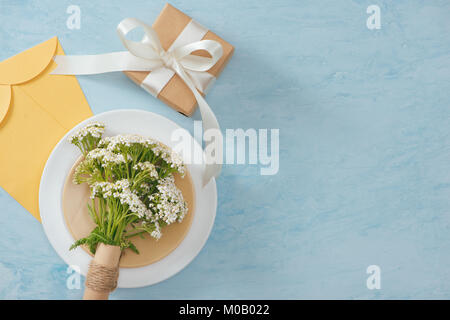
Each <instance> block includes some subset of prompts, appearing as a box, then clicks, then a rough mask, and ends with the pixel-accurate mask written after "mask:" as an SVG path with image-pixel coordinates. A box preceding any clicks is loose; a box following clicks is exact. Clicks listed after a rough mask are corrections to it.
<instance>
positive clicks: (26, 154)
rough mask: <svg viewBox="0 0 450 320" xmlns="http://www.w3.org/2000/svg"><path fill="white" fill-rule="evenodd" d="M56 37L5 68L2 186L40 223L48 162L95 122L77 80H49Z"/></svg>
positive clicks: (0, 89) (0, 75) (0, 72)
mask: <svg viewBox="0 0 450 320" xmlns="http://www.w3.org/2000/svg"><path fill="white" fill-rule="evenodd" d="M55 54H58V55H63V54H64V52H63V49H62V47H61V45H60V44H59V41H58V39H57V38H56V37H54V38H52V39H50V40H48V41H45V42H43V43H41V44H39V45H37V46H35V47H33V48H31V49H28V50H26V51H24V52H22V53H19V54H18V55H16V56H14V57H12V58H9V59H7V60H5V61H2V62H0V150H1V151H0V186H1V187H2V188H4V189H5V190H6V191H7V192H8V193H9V194H10V195H11V196H12V197H13V198H15V199H16V200H17V201H18V202H19V203H20V204H21V205H22V206H23V207H25V209H27V210H28V211H29V212H30V213H31V214H32V215H33V216H34V217H35V218H36V219H38V220H40V215H39V182H40V178H41V174H42V171H43V169H44V166H45V163H46V161H47V158H48V157H49V155H50V153H51V151H52V150H53V148H54V147H55V145H56V144H57V143H58V141H59V140H60V139H61V138H62V137H63V136H64V135H65V134H66V132H68V131H69V130H70V129H72V128H73V127H74V126H75V125H76V124H78V123H79V122H81V121H83V120H85V119H86V118H89V117H91V116H92V111H91V109H90V107H89V105H88V103H87V101H86V98H85V97H84V94H83V92H82V91H81V88H80V86H79V84H78V81H77V79H76V78H75V76H58V75H50V72H51V71H52V70H53V69H54V68H55V66H56V64H55V62H54V61H53V56H54V55H55Z"/></svg>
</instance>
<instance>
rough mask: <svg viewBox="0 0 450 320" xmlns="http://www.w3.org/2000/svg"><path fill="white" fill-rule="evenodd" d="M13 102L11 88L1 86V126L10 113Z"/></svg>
mask: <svg viewBox="0 0 450 320" xmlns="http://www.w3.org/2000/svg"><path fill="white" fill-rule="evenodd" d="M10 102H11V86H9V85H1V84H0V124H1V123H2V121H3V119H5V117H6V114H7V113H8V109H9V104H10Z"/></svg>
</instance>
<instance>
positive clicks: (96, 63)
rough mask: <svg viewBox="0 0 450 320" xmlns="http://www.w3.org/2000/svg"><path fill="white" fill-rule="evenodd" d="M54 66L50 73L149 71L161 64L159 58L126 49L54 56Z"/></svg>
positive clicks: (84, 73) (80, 73)
mask: <svg viewBox="0 0 450 320" xmlns="http://www.w3.org/2000/svg"><path fill="white" fill-rule="evenodd" d="M54 60H55V63H56V64H57V66H56V68H55V69H54V70H53V71H52V72H51V74H61V75H69V74H74V75H89V74H99V73H107V72H117V71H151V70H153V69H156V68H159V67H161V65H162V62H161V60H159V59H154V60H149V59H143V58H139V57H136V56H134V55H132V54H131V53H130V52H128V51H121V52H112V53H105V54H97V55H80V56H55V58H54Z"/></svg>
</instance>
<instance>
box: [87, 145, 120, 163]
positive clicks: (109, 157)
mask: <svg viewBox="0 0 450 320" xmlns="http://www.w3.org/2000/svg"><path fill="white" fill-rule="evenodd" d="M86 159H92V160H94V159H98V160H99V161H100V162H101V164H102V167H106V166H107V165H109V164H119V163H125V158H124V157H123V155H122V154H116V153H113V152H111V151H109V150H107V149H101V148H97V149H94V150H91V151H89V153H88V154H87V156H86Z"/></svg>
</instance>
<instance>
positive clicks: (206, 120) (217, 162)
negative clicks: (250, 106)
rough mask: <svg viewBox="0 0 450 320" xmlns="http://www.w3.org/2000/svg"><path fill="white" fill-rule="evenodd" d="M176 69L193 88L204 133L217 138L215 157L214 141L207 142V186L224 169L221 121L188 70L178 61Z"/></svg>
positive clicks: (205, 181) (204, 176)
mask: <svg viewBox="0 0 450 320" xmlns="http://www.w3.org/2000/svg"><path fill="white" fill-rule="evenodd" d="M174 70H175V72H176V73H177V74H178V75H179V76H180V77H181V79H183V81H184V82H185V83H186V85H187V86H188V87H189V89H191V91H192V93H193V94H194V96H195V99H196V100H197V103H198V108H199V109H200V114H201V116H202V126H203V132H204V134H205V133H206V134H207V136H209V134H208V133H210V134H211V137H214V139H215V140H214V144H215V148H214V157H212V155H211V152H210V150H209V145H210V144H211V143H213V141H209V142H206V143H205V155H206V159H205V160H206V164H205V172H204V174H203V186H205V185H206V184H208V182H209V181H210V180H211V179H212V178H213V177H216V178H217V177H218V176H219V175H220V172H221V170H222V159H223V156H222V152H223V135H222V132H221V131H220V126H219V122H218V121H217V118H216V116H215V115H214V112H213V111H212V110H211V108H210V107H209V105H208V103H207V102H206V100H205V99H204V98H203V96H202V95H201V94H200V93H199V92H198V90H197V89H196V88H195V85H194V84H193V83H192V80H191V78H190V77H189V76H188V75H187V74H186V72H184V70H183V68H181V67H180V65H179V64H178V63H176V64H175V65H174ZM214 158H215V159H214Z"/></svg>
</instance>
